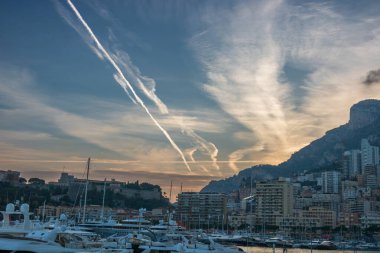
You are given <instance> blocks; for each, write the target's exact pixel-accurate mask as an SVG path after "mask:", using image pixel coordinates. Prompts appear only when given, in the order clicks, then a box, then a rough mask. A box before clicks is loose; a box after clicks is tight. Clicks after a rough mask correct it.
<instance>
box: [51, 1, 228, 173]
mask: <svg viewBox="0 0 380 253" xmlns="http://www.w3.org/2000/svg"><path fill="white" fill-rule="evenodd" d="M68 4H69V6H70V7H71V9H72V10H73V11H74V13H75V14H76V16H77V17H78V19H79V20H80V23H81V24H78V23H76V22H75V21H73V17H72V16H71V14H70V13H67V11H66V10H64V7H63V6H62V5H58V11H59V13H60V14H61V15H62V16H63V17H64V19H65V20H66V21H67V22H68V23H69V24H70V25H71V26H72V27H74V29H75V30H76V31H77V32H78V33H79V34H80V35H81V36H82V37H83V38H84V40H85V41H86V43H87V44H88V45H89V46H90V47H91V48H94V47H95V49H96V50H94V52H95V53H96V54H97V55H99V53H100V54H101V55H100V56H99V58H100V59H102V60H104V59H107V60H108V61H109V62H110V63H111V65H112V66H113V67H114V68H115V70H116V73H115V74H114V79H115V80H116V82H117V83H119V84H120V85H121V86H122V87H123V89H124V91H125V92H126V93H127V95H128V96H129V97H130V99H131V100H132V101H133V102H134V103H135V104H139V105H140V106H141V107H143V108H144V110H145V111H146V113H147V114H148V115H149V117H150V118H151V120H152V121H153V122H154V124H155V125H156V126H157V127H158V128H159V129H160V130H161V131H162V132H163V134H164V136H165V137H166V138H167V139H168V140H169V142H170V144H171V145H172V146H173V148H174V149H175V150H176V151H177V152H178V153H179V154H180V156H181V158H182V160H183V161H184V163H185V165H186V167H187V168H188V170H189V171H190V172H191V169H190V167H189V165H188V163H187V160H186V159H185V157H184V154H183V153H182V150H181V149H180V148H179V147H178V145H177V144H176V142H174V140H173V138H172V137H171V136H170V135H169V133H168V131H166V129H165V128H164V127H163V126H162V125H161V123H159V122H158V121H157V120H156V116H153V114H151V112H150V109H148V107H147V106H146V105H145V104H144V103H143V101H142V100H141V98H140V97H139V96H138V95H137V93H136V92H135V90H134V88H133V87H137V88H138V89H139V90H140V91H141V92H142V93H143V94H144V95H145V96H146V97H147V98H148V99H150V100H151V101H152V102H153V103H154V104H155V105H156V107H157V108H158V109H159V111H160V112H161V113H162V114H169V110H168V107H167V106H166V104H165V103H164V102H163V101H161V99H160V98H159V97H158V96H157V95H156V82H155V80H154V79H152V78H149V77H146V76H143V75H142V74H141V73H140V70H139V69H138V68H137V67H136V66H134V65H133V63H132V62H131V60H130V58H129V55H128V54H127V53H125V52H123V51H122V50H119V49H114V50H113V51H114V53H112V51H111V50H109V49H105V48H104V47H103V45H102V44H101V43H100V41H99V40H98V38H97V37H96V35H95V34H94V33H93V32H92V30H91V28H90V27H89V26H88V24H87V23H86V21H85V20H84V19H83V17H82V16H81V14H80V13H79V12H78V10H77V9H76V8H75V6H74V5H73V4H72V3H71V2H70V1H69V0H68ZM108 19H109V15H108ZM82 26H84V27H85V28H86V29H85V31H83V29H81V28H80V27H82ZM108 30H110V29H108ZM111 31H112V30H111ZM88 35H90V36H88ZM112 38H113V40H115V39H116V36H115V35H114V34H113V33H112ZM130 92H131V93H132V94H130ZM173 119H174V120H178V119H180V118H179V117H176V116H173ZM183 119H184V118H182V120H181V121H179V122H178V125H179V126H180V127H181V130H182V132H183V133H184V134H186V135H187V136H188V137H190V139H191V140H192V143H193V144H194V145H196V147H197V150H198V151H200V152H203V153H204V154H207V155H209V156H210V159H211V160H212V161H213V167H214V168H215V169H216V170H217V171H219V170H220V169H219V167H218V164H217V155H218V149H217V147H216V145H215V144H213V143H211V142H209V141H206V140H205V139H204V138H203V137H201V136H200V135H198V134H197V133H195V132H194V130H193V129H191V128H190V127H189V126H188V124H187V123H186V122H184V121H183ZM192 159H194V157H192Z"/></svg>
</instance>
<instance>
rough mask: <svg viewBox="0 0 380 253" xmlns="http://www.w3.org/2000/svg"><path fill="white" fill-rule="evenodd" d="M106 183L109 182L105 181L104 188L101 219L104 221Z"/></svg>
mask: <svg viewBox="0 0 380 253" xmlns="http://www.w3.org/2000/svg"><path fill="white" fill-rule="evenodd" d="M106 182H107V178H105V179H104V186H103V203H102V211H101V213H100V219H101V220H103V216H104V201H105V199H106Z"/></svg>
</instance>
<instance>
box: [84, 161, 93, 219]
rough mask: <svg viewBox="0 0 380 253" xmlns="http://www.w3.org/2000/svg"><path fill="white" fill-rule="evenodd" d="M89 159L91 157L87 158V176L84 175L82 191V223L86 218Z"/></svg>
mask: <svg viewBox="0 0 380 253" xmlns="http://www.w3.org/2000/svg"><path fill="white" fill-rule="evenodd" d="M90 161H91V157H89V158H88V160H87V176H86V189H85V192H84V204H83V217H82V223H85V219H86V204H87V189H88V173H89V172H90Z"/></svg>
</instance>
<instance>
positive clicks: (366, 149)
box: [361, 139, 380, 173]
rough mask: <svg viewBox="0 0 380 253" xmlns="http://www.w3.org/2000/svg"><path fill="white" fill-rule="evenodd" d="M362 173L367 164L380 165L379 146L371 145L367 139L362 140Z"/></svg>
mask: <svg viewBox="0 0 380 253" xmlns="http://www.w3.org/2000/svg"><path fill="white" fill-rule="evenodd" d="M361 154H362V155H361V156H362V159H361V160H362V162H361V164H362V166H361V167H362V173H363V172H364V168H365V167H366V166H367V165H373V166H376V165H379V162H380V161H379V160H380V158H379V147H375V146H371V144H369V142H368V140H367V139H362V141H361Z"/></svg>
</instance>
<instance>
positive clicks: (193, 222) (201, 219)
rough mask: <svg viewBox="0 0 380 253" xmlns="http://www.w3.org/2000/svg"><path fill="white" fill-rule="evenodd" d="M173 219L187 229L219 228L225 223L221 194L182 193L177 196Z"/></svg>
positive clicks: (224, 207)
mask: <svg viewBox="0 0 380 253" xmlns="http://www.w3.org/2000/svg"><path fill="white" fill-rule="evenodd" d="M177 202H178V205H177V209H176V213H175V218H176V220H177V221H178V222H180V223H181V224H183V225H185V226H186V227H188V228H206V227H214V228H221V227H222V226H224V225H225V224H226V221H227V215H226V214H227V196H226V195H225V194H223V193H203V192H182V193H180V194H178V196H177Z"/></svg>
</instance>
